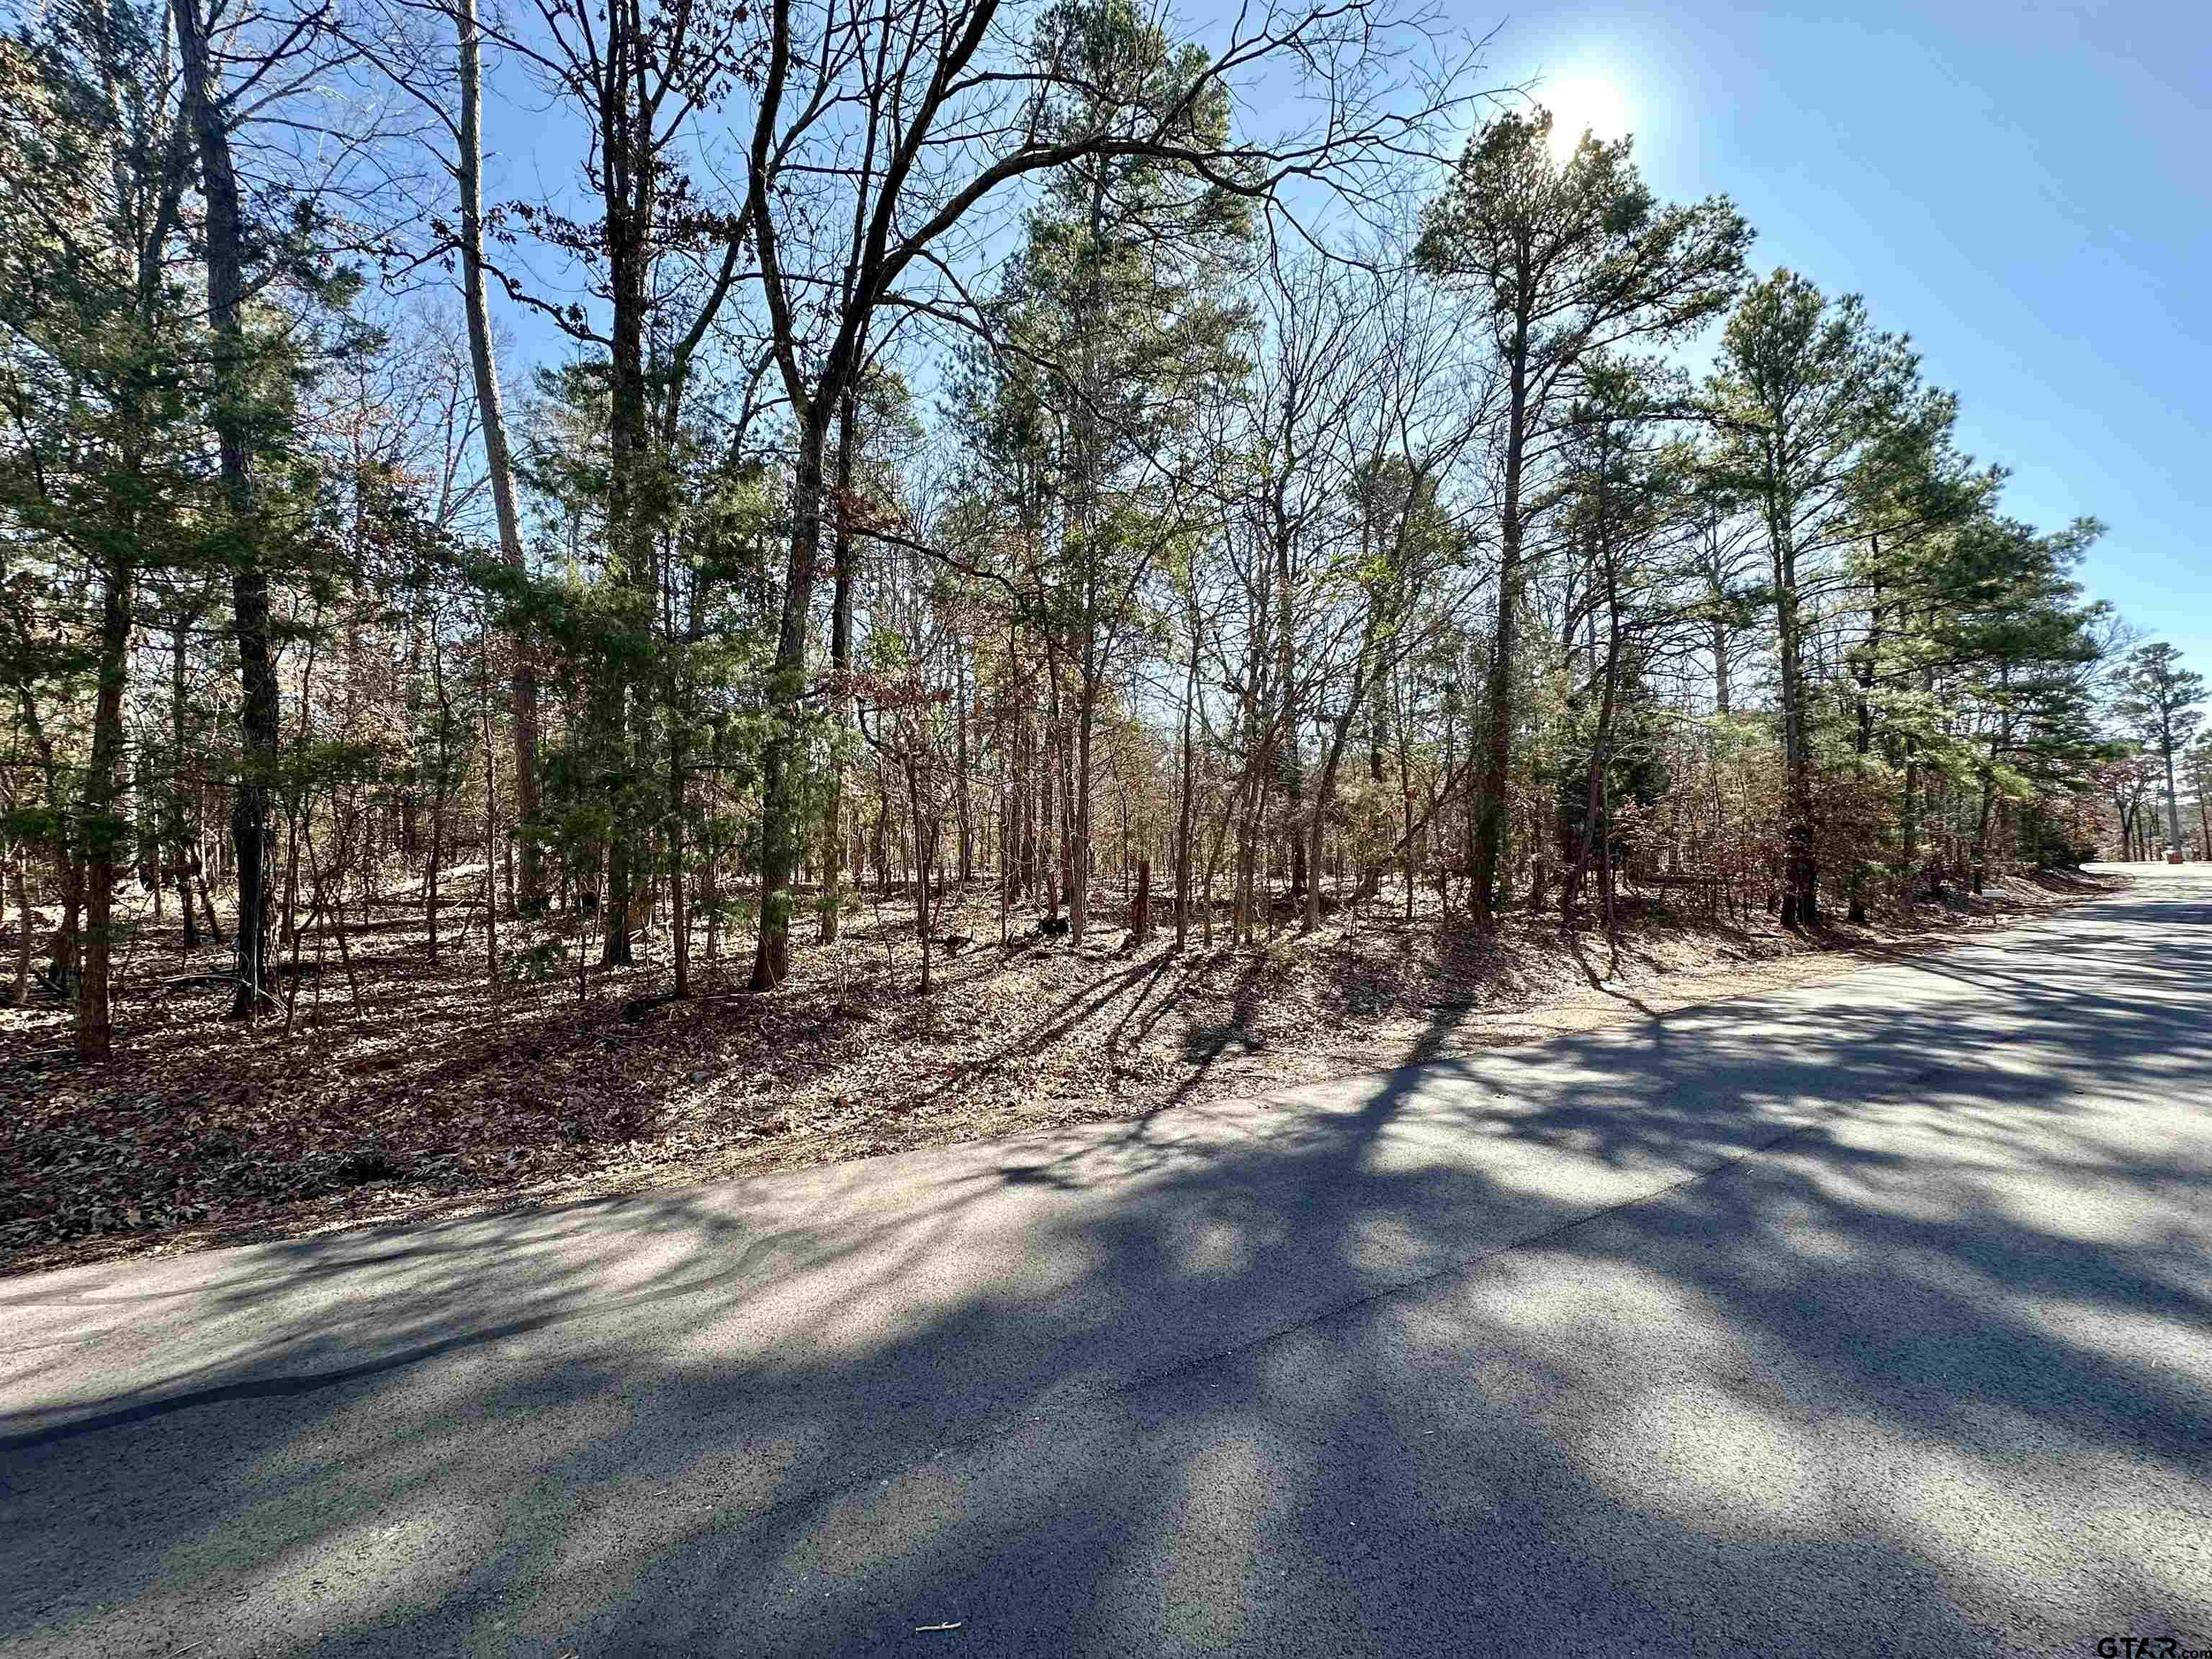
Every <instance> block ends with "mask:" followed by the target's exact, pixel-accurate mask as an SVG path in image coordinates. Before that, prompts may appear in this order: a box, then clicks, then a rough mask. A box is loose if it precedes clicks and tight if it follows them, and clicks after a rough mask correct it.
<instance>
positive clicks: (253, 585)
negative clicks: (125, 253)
mask: <svg viewBox="0 0 2212 1659" xmlns="http://www.w3.org/2000/svg"><path fill="white" fill-rule="evenodd" d="M170 9H171V12H172V14H173V16H174V17H175V20H176V25H177V46H178V51H179V56H180V57H181V58H182V60H183V69H184V76H183V80H184V100H185V111H186V113H187V116H188V118H189V119H190V120H191V128H192V138H193V143H194V145H195V147H196V148H197V149H198V151H199V157H200V190H201V194H202V196H203V197H204V200H205V202H206V204H207V212H206V222H205V224H204V228H203V241H204V245H205V249H206V258H207V280H208V319H209V322H210V325H212V328H213V331H214V334H215V351H214V362H215V410H214V426H215V432H216V453H217V459H218V467H219V471H220V473H221V477H222V491H223V501H224V505H225V507H227V508H228V512H229V516H230V531H231V534H232V536H233V537H234V540H235V551H234V557H233V573H232V576H231V605H232V623H231V626H232V633H233V637H234V641H235V643H236V646H237V649H238V678H239V691H240V696H239V716H238V717H239V732H240V738H242V740H243V744H242V750H243V752H242V753H241V754H240V761H239V778H238V793H237V797H236V799H235V800H234V803H233V805H232V807H231V813H230V836H231V843H232V846H233V848H234V851H235V856H236V860H237V866H238V934H237V943H238V987H237V990H236V993H235V994H234V996H233V998H232V1000H231V1006H230V1017H231V1018H233V1019H252V1018H253V1017H254V1016H255V1015H256V1014H257V1013H258V1012H259V1010H260V1003H261V998H262V994H263V987H264V982H265V981H266V979H267V974H268V961H267V957H268V908H269V881H268V834H269V788H270V781H271V780H272V779H273V778H274V776H275V775H276V740H277V730H278V725H279V718H278V707H277V697H276V667H275V664H274V663H273V661H272V660H271V659H270V650H269V572H268V569H267V567H266V566H265V565H264V563H263V562H262V560H261V557H260V550H259V548H258V544H257V540H258V538H257V526H256V525H255V523H254V489H253V451H252V416H251V413H250V411H249V410H248V408H247V401H248V396H249V393H248V389H247V385H246V378H247V377H246V367H247V366H246V325H245V306H246V225H245V216H244V209H243V205H242V204H241V202H240V194H239V188H238V173H237V170H236V168H235V167H234V165H233V164H232V160H231V151H230V128H229V125H228V121H227V119H226V118H225V116H224V112H223V111H222V109H221V108H220V107H219V105H218V95H217V93H216V86H215V82H214V70H212V68H211V67H210V63H209V58H208V43H207V37H206V34H205V33H204V30H203V28H202V27H201V21H200V15H199V9H198V0H172V4H171V8H170Z"/></svg>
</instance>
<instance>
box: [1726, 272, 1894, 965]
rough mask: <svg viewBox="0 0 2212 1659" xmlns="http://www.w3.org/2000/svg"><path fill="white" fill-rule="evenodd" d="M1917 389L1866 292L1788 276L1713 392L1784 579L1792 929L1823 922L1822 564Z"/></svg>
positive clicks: (1751, 296) (1747, 313) (1787, 913)
mask: <svg viewBox="0 0 2212 1659" xmlns="http://www.w3.org/2000/svg"><path fill="white" fill-rule="evenodd" d="M1917 379H1918V363H1917V359H1916V358H1915V356H1913V354H1912V352H1911V349H1910V348H1909V347H1908V345H1907V343H1905V341H1904V340H1903V339H1900V338H1899V337H1896V336H1893V335H1887V334H1880V333H1876V332H1875V331H1874V329H1873V328H1872V326H1871V325H1869V322H1868V321H1867V316H1866V307H1865V306H1864V304H1863V302H1862V301H1860V300H1859V299H1858V297H1857V295H1845V296H1844V298H1843V299H1841V300H1838V301H1829V300H1827V299H1826V297H1825V296H1824V295H1822V294H1821V293H1820V289H1817V288H1815V287H1814V285H1813V284H1812V283H1810V282H1808V281H1807V280H1806V279H1805V278H1804V277H1802V276H1798V275H1796V273H1795V272H1792V271H1790V270H1776V271H1775V273H1774V274H1773V275H1772V276H1770V277H1768V278H1767V279H1766V280H1765V281H1764V282H1761V283H1756V284H1754V285H1753V287H1752V288H1751V289H1749V290H1748V291H1747V292H1746V293H1745V295H1744V296H1743V298H1742V300H1741V302H1740V303H1739V304H1738V306H1737V307H1736V310H1735V314H1734V315H1733V316H1731V317H1730V318H1729V324H1728V328H1727V330H1726V331H1725V333H1724V335H1723V339H1722V345H1721V357H1720V367H1719V368H1718V369H1717V371H1716V372H1715V374H1713V376H1712V377H1711V380H1710V381H1709V382H1708V385H1707V390H1706V401H1707V404H1708V407H1709V409H1710V411H1711V420H1712V422H1713V423H1714V425H1715V426H1716V428H1717V429H1718V432H1719V434H1720V441H1719V443H1718V445H1717V447H1716V449H1715V451H1714V453H1713V456H1712V459H1711V473H1712V477H1713V479H1714V482H1715V483H1717V486H1718V487H1719V488H1720V489H1723V491H1724V492H1726V493H1729V494H1733V495H1736V496H1737V497H1738V498H1740V499H1742V500H1744V501H1748V502H1750V503H1751V504H1752V505H1753V509H1754V510H1755V512H1756V513H1757V514H1758V516H1759V527H1760V529H1761V530H1762V532H1764V536H1765V542H1766V548H1767V553H1768V556H1769V560H1770V562H1771V570H1772V581H1773V586H1772V588H1771V599H1772V604H1773V607H1774V617H1775V632H1776V638H1777V647H1778V653H1777V655H1778V668H1779V671H1780V685H1781V694H1782V750H1783V765H1784V775H1785V780H1786V781H1785V788H1786V790H1787V792H1788V803H1787V813H1786V822H1785V823H1784V842H1785V847H1786V850H1785V853H1784V873H1783V884H1782V903H1781V916H1782V923H1783V925H1784V927H1800V926H1805V925H1809V924H1811V923H1812V922H1814V921H1817V920H1819V910H1818V901H1817V898H1816V889H1817V884H1818V881H1819V873H1820V872H1819V867H1818V863H1817V860H1816V859H1815V856H1814V805H1813V748H1812V732H1811V727H1810V721H1811V719H1812V710H1811V707H1810V704H1809V702H1808V684H1807V674H1806V665H1805V642H1806V629H1805V624H1806V617H1805V602H1806V588H1807V584H1808V581H1809V580H1811V578H1812V576H1813V574H1814V571H1813V565H1814V562H1815V561H1817V560H1820V559H1821V558H1823V557H1824V556H1827V555H1829V554H1832V553H1833V552H1834V551H1835V550H1838V549H1840V548H1842V547H1844V546H1845V545H1846V544H1848V543H1849V542H1850V539H1851V538H1852V537H1853V536H1854V535H1855V534H1856V533H1857V517H1856V513H1857V507H1858V505H1859V501H1858V497H1857V494H1856V493H1855V492H1856V490H1857V486H1858V484H1859V483H1860V480H1861V477H1862V471H1861V470H1862V468H1863V467H1864V466H1865V465H1867V464H1868V463H1869V460H1870V459H1871V458H1872V457H1873V456H1874V455H1875V453H1876V452H1877V451H1878V450H1879V448H1880V447H1881V445H1882V444H1883V442H1884V441H1886V440H1887V438H1889V437H1890V436H1891V435H1892V434H1893V432H1894V430H1895V428H1897V427H1898V426H1899V424H1900V423H1902V422H1905V421H1907V420H1909V419H1911V417H1912V416H1913V415H1914V413H1915V410H1914V407H1913V399H1914V398H1915V395H1916V392H1917Z"/></svg>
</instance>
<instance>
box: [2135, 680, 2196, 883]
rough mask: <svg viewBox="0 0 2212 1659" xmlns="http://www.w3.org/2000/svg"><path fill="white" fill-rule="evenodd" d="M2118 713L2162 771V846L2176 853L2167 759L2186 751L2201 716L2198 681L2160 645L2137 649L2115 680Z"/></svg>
mask: <svg viewBox="0 0 2212 1659" xmlns="http://www.w3.org/2000/svg"><path fill="white" fill-rule="evenodd" d="M2121 685H2122V687H2123V690H2122V694H2121V697H2120V704H2119V707H2120V713H2121V714H2122V715H2123V716H2124V717H2125V718H2126V720H2128V722H2129V723H2130V725H2131V726H2133V727H2134V728H2135V731H2136V735H2137V737H2138V738H2141V740H2142V744H2143V746H2144V747H2145V748H2146V749H2148V750H2150V751H2151V752H2152V753H2153V754H2154V755H2156V756H2157V757H2159V759H2160V761H2161V762H2162V763H2164V765H2165V767H2166V845H2167V846H2169V847H2172V848H2176V849H2177V850H2179V849H2180V848H2185V847H2186V846H2187V845H2188V842H2187V841H2186V840H2185V838H2184V836H2182V833H2181V798H2180V795H2179V793H2178V792H2177V790H2176V789H2175V787H2174V770H2173V757H2175V756H2176V755H2177V754H2179V753H2180V752H2181V751H2182V750H2185V749H2186V748H2187V747H2188V746H2189V740H2190V738H2192V737H2193V736H2195V735H2196V732H2197V726H2199V725H2200V724H2202V723H2203V718H2204V717H2203V714H2201V713H2199V712H2198V708H2197V705H2198V704H2200V703H2201V702H2203V700H2204V677H2203V675H2202V674H2199V673H2197V671H2195V670H2194V669H2189V668H2184V667H2183V666H2182V665H2181V653H2179V651H2177V650H2175V649H2174V648H2173V647H2172V646H2170V645H2168V644H2166V642H2165V641H2162V640H2161V641H2155V642H2154V643H2152V644H2149V645H2146V646H2143V647H2141V648H2139V649H2138V650H2137V651H2136V653H2135V654H2134V655H2133V656H2131V657H2130V658H2129V659H2128V666H2127V670H2126V671H2125V673H2124V675H2123V676H2122V678H2121Z"/></svg>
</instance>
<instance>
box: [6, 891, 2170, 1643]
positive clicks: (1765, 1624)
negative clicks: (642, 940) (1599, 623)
mask: <svg viewBox="0 0 2212 1659" xmlns="http://www.w3.org/2000/svg"><path fill="white" fill-rule="evenodd" d="M921 1626H956V1628H951V1629H932V1630H922V1629H920V1628H919V1627H921ZM2124 1635H2136V1636H2145V1637H2150V1636H2160V1637H2162V1636H2169V1635H2170V1636H2172V1637H2174V1638H2176V1647H2177V1650H2179V1651H2184V1652H2185V1651H2187V1650H2189V1649H2191V1648H2192V1647H2194V1648H2212V875H2208V873H2207V872H2205V871H2203V869H2201V868H2197V867H2192V868H2191V869H2189V870H2186V871H2184V872H2171V873H2168V872H2158V873H2157V874H2155V875H2149V876H2147V878H2145V879H2144V881H2143V883H2142V885H2140V886H2139V887H2138V888H2136V890H2134V891H2132V892H2131V893H2130V894H2128V895H2126V896H2122V897H2118V898H2115V899H2112V900H2108V901H2106V902H2100V903H2096V904H2093V905H2090V906H2087V907H2084V908H2079V909H2076V910H2074V911H2071V912H2069V913H2066V914H2063V915H2060V916H2057V917H2056V918H2054V919H2051V920H2049V921H2045V922H2043V923H2041V924H2039V925H2037V926H2034V927H2029V928H2027V929H2024V930H2021V931H2020V932H2018V933H2013V934H2010V935H2008V936H2006V937H2004V938H2002V939H1987V940H1984V941H1983V942H1979V943H1977V944H1974V945H1970V946H1966V947H1964V948H1960V949H1957V950H1954V951H1948V952H1947V953H1945V954H1943V955H1942V956H1940V957H1925V958H1921V959H1917V960H1912V961H1907V962H1899V963H1886V964H1882V965H1880V966H1876V967H1874V968H1870V969H1866V970H1863V971H1861V972H1859V973H1857V974H1855V975H1851V976H1850V977H1848V978H1844V979H1841V980H1838V981H1832V982H1831V983H1828V984H1826V985H1822V986H1818V987H1808V988H1806V989H1803V990H1801V991H1798V992H1795V993H1791V994H1784V995H1779V996H1772V997H1765V998H1757V999H1749V1000H1741V1001H1736V1002H1731V1003H1728V1004H1723V1005H1717V1006H1712V1007H1709V1008H1705V1009H1699V1010H1692V1011H1685V1012H1680V1013H1676V1014H1671V1015H1668V1016H1666V1017H1665V1018H1656V1019H1651V1018H1642V1019H1638V1020H1637V1021H1635V1022H1634V1023H1631V1024H1623V1025H1620V1026H1616V1027H1613V1028H1609V1029H1606V1030H1598V1031H1593V1032H1589V1033H1586V1034H1583V1035H1580V1036H1569V1037H1563V1038H1558V1039H1554V1040H1551V1041H1547V1042H1539V1043H1531V1044H1528V1045H1526V1046H1523V1047H1520V1048H1510V1049H1499V1050H1493V1051H1490V1052H1487V1053H1484V1054H1478V1055H1476V1056H1474V1057H1471V1058H1467V1059H1464V1060H1462V1059H1452V1060H1443V1061H1437V1062H1435V1063H1431V1064H1426V1065H1422V1066H1409V1067H1407V1068H1404V1069H1402V1070H1400V1071H1396V1072H1393V1073H1387V1074H1383V1075H1377V1076H1373V1077H1369V1078H1365V1079H1357V1080H1353V1081H1349V1082H1345V1083H1341V1084H1337V1085H1329V1086H1327V1087H1321V1088H1314V1089H1308V1090H1302V1091H1298V1092H1297V1093H1296V1094H1295V1095H1291V1096H1285V1097H1280V1098H1279V1099H1276V1100H1273V1101H1265V1102H1255V1103H1241V1104H1237V1105H1231V1106H1221V1107H1206V1108H1190V1109H1182V1110H1177V1111H1173V1112H1169V1113H1165V1114H1163V1115H1159V1116H1157V1117H1155V1118H1153V1119H1152V1120H1150V1121H1146V1122H1143V1123H1140V1124H1134V1125H1112V1126H1100V1127H1096V1128H1092V1129H1090V1130H1086V1131H1079V1132H1075V1133H1066V1134H1060V1135H1055V1136H1053V1137H1050V1138H1039V1139H1029V1140H1024V1141H1018V1142H1011V1143H1001V1144H997V1145H990V1146H967V1147H959V1148H953V1149H949V1150H945V1151H940V1152H919V1153H912V1154H906V1155H902V1156H898V1157H895V1158H881V1159H875V1160H872V1161H869V1162H866V1163H862V1164H848V1165H843V1166H841V1167H837V1168H833V1169H827V1170H815V1171H809V1172H805V1173H799V1174H793V1175H789V1176H769V1177H763V1178H759V1179H756V1180H751V1181H747V1182H741V1183H736V1184H732V1185H726V1186H720V1187H715V1188H701V1189H697V1190H693V1191H688V1192H682V1193H675V1194H657V1195H653V1196H651V1197H647V1198H639V1199H633V1200H626V1201H622V1202H609V1203H595V1204H588V1205H583V1206H575V1207H571V1208H566V1209H561V1210H556V1211H549V1212H541V1213H538V1214H534V1215H528V1216H519V1217H507V1218H489V1219H483V1220H477V1221H472V1222H466V1223H459V1224H453V1225H440V1226H432V1227H425V1228H421V1229H416V1230H412V1231H387V1232H380V1233H357V1234H352V1235H348V1236H345V1237H340V1238H336V1239H330V1240H325V1241H322V1242H319V1243H302V1244H276V1245H268V1246H261V1247H254V1248H247V1249H229V1250H223V1251H219V1252H213V1253H209V1254H204V1255H195V1256H191V1257H186V1258H180V1259H177V1260H173V1261H164V1262H159V1263H153V1264H147V1265H143V1266H125V1267H104V1268H94V1269H88V1270H83V1271H75V1272H69V1273H51V1274H46V1275H43V1276H40V1277H38V1278H33V1279H16V1280H11V1281H5V1282H0V1650H4V1651H5V1652H6V1653H7V1654H9V1655H10V1656H16V1659H32V1656H49V1655H64V1654H66V1655H70V1656H93V1655H102V1654H128V1655H133V1656H140V1655H150V1656H164V1659H166V1656H171V1655H185V1654H189V1655H191V1656H192V1659H222V1656H229V1655H246V1654H275V1653H289V1652H299V1651H310V1650H312V1651H316V1652H325V1653H332V1654H390V1655H410V1656H411V1655H427V1654H449V1653H478V1654H509V1653H515V1654H544V1655H547V1656H555V1655H562V1654H574V1655H577V1656H580V1659H593V1656H605V1655H623V1654H645V1653H667V1654H723V1653H730V1654H754V1653H757V1654H775V1655H784V1654H865V1653H878V1652H880V1653H887V1654H898V1655H908V1654H915V1655H936V1654H945V1655H956V1654H1021V1655H1050V1654H1059V1653H1073V1654H1086V1655H1089V1654H1131V1655H1145V1656H1157V1655H1164V1654H1185V1653H1189V1654H1197V1653H1220V1652H1245V1653H1255V1654H1268V1655H1275V1654H1289V1655H1295V1654H1309V1653H1310V1654H1327V1655H1337V1654H1353V1653H1390V1654H1419V1653H1436V1654H1454V1655H1461V1654H1469V1655H1473V1654H1522V1653H1546V1654H1552V1653H1559V1654H1579V1653H1586V1652H1599V1651H1604V1652H1613V1653H1670V1654H1671V1653H1709V1652H1710V1653H1755V1654H1799V1653H1802V1654H1828V1655H1835V1654H1863V1653H1895V1654H1923V1653H1924V1654H1942V1655H1958V1654H1983V1653H1986V1654H2007V1655H2014V1654H2030V1653H2051V1654H2074V1655H2087V1654H2092V1653H2094V1652H2096V1651H2097V1650H2098V1648H2097V1644H2098V1642H2099V1641H2100V1638H2104V1637H2106V1636H2115V1637H2117V1636H2124ZM2152 1651H2156V1650H2155V1649H2154V1650H2152Z"/></svg>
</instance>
